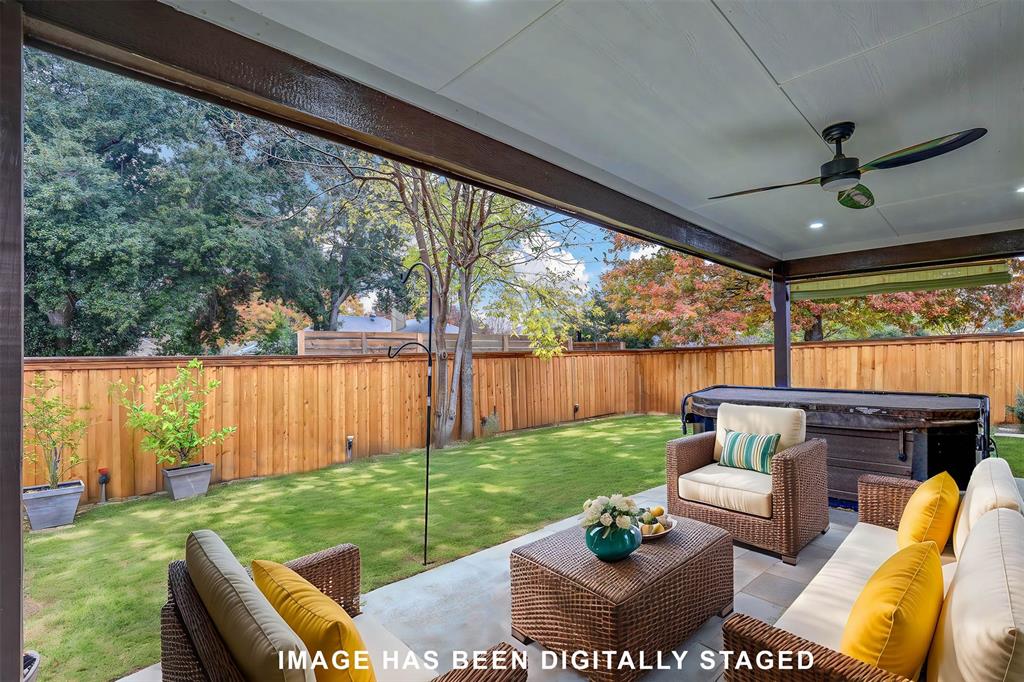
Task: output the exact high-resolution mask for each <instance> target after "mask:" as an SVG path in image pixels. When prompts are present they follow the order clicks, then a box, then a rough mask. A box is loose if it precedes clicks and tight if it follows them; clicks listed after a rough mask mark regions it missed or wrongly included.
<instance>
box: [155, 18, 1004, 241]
mask: <svg viewBox="0 0 1024 682" xmlns="http://www.w3.org/2000/svg"><path fill="white" fill-rule="evenodd" d="M169 1H170V4H172V5H174V6H176V7H178V8H179V9H182V10H183V11H186V12H189V13H191V14H194V15H196V16H199V17H201V18H204V19H206V20H209V21H212V22H214V23H217V24H219V25H222V26H225V27H227V28H230V29H232V30H234V31H237V32H238V33H241V34H243V35H246V36H248V37H251V38H254V39H256V40H259V41H261V42H264V43H267V44H270V45H273V46H275V47H278V48H280V49H283V50H285V51H287V52H289V53H292V54H294V55H296V56H299V57H301V58H303V59H306V60H308V61H311V62H314V63H317V64H319V65H321V66H324V67H326V68H329V69H331V70H333V71H336V72H338V73H341V74H344V75H346V76H349V77H351V78H353V79H355V80H357V81H360V82H363V83H365V84H367V85H370V86H372V87H374V88H377V89H379V90H382V91H384V92H387V93H389V94H392V95H394V96H396V97H399V98H401V99H404V100H406V101H409V102H411V103H413V104H416V105H418V106H421V107H423V108H425V109H428V110H430V111H433V112H435V113H438V114H440V115H442V116H445V117H447V118H450V119H452V120H455V121H457V122H458V123H461V124H463V125H465V126H467V127H470V128H473V129H475V130H479V131H480V132H483V133H485V134H487V135H490V136H492V137H494V138H497V139H499V140H502V141H504V142H507V143H509V144H512V145H514V146H516V147H519V148H520V149H523V150H525V151H528V152H530V153H533V154H535V155H537V156H540V157H543V158H545V159H547V160H549V161H552V162H554V163H556V164H558V165H560V166H563V167H565V168H568V169H570V170H573V171H575V172H577V173H580V174H581V175H585V176H588V177H590V178H592V179H594V180H597V181H599V182H602V183H603V184H605V185H608V186H610V187H613V188H615V189H618V190H620V191H622V192H624V193H626V194H629V195H631V196H634V197H636V198H638V199H641V200H644V201H647V202H648V203H651V204H653V205H656V206H658V207H659V208H662V209H665V210H667V211H669V212H672V213H675V214H677V215H679V216H681V217H684V218H687V219H689V220H692V221H693V222H696V223H698V224H700V225H703V226H705V227H708V228H709V229H712V230H714V231H717V232H720V233H722V234H724V235H727V236H730V237H732V238H734V239H737V240H738V241H741V242H744V243H746V244H749V245H751V246H754V247H757V248H760V249H762V250H764V251H766V252H768V253H770V254H771V255H774V256H777V257H779V258H784V259H792V258H799V257H804V256H811V255H820V254H826V253H837V252H843V251H849V250H853V249H859V248H871V247H878V246H888V245H894V244H904V243H912V242H917V241H927V240H932V239H940V238H945V237H952V236H960V235H969V234H977V233H984V232H994V231H998V230H1003V229H1018V228H1024V193H1019V192H1016V189H1017V188H1019V187H1021V186H1024V38H1022V36H1024V2H1021V1H1019V0H997V1H995V2H985V1H984V0H896V1H893V0H830V1H821V2H813V3H812V2H807V1H802V0H773V1H764V0H760V1H759V0H753V1H749V0H714V1H710V0H659V1H645V0H622V1H617V0H562V1H561V2H559V1H557V0H340V1H337V2H327V1H313V0H307V1H296V0H232V1H228V0H169ZM842 120H852V121H854V122H856V124H857V131H856V133H855V134H854V137H853V139H852V140H851V141H850V142H848V143H847V144H846V145H845V151H846V153H847V154H848V155H851V156H858V157H859V158H860V159H861V161H862V162H866V161H868V160H870V159H872V158H875V157H877V156H880V155H882V154H884V153H887V152H890V151H895V150H897V149H900V148H902V147H905V146H908V145H911V144H915V143H917V142H922V141H924V140H927V139H930V138H933V137H937V136H939V135H943V134H946V133H951V132H955V131H958V130H962V129H965V128H971V127H975V126H982V127H986V128H988V129H989V134H988V135H987V136H986V137H984V138H982V139H981V140H980V141H979V142H976V143H974V144H972V145H969V146H968V147H965V148H964V149H961V150H958V151H955V152H952V153H951V154H949V155H948V156H945V157H941V158H939V159H933V160H930V161H926V162H923V163H921V164H919V165H914V166H908V167H905V168H900V169H894V170H887V171H877V172H873V173H869V174H868V175H866V176H865V184H866V185H867V186H868V187H870V188H871V190H872V191H873V192H874V195H875V199H876V205H875V206H874V207H873V208H871V209H866V210H861V211H854V210H850V209H845V208H842V207H840V206H839V205H838V204H837V203H836V201H835V196H834V195H833V194H831V193H826V192H823V191H822V190H821V189H819V188H817V187H814V186H808V187H797V188H791V189H784V190H777V191H774V192H768V193H763V194H757V195H752V196H745V197H736V198H732V199H725V200H719V201H714V202H709V201H707V199H706V197H708V196H711V195H714V194H721V193H725V192H730V191H735V190H740V189H746V188H750V187H758V186H762V185H769V184H776V183H779V182H791V181H796V180H803V179H805V178H808V177H811V176H813V175H816V174H817V170H818V166H819V165H820V164H821V163H823V162H824V161H826V160H828V159H829V158H830V151H829V148H828V146H827V145H826V144H825V143H824V142H822V141H821V139H820V137H819V136H818V131H820V129H821V128H823V127H824V126H826V125H827V124H829V123H833V122H836V121H842ZM812 221H822V222H824V223H825V227H824V228H823V229H820V230H810V229H808V224H809V223H810V222H812Z"/></svg>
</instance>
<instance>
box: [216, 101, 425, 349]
mask: <svg viewBox="0 0 1024 682" xmlns="http://www.w3.org/2000/svg"><path fill="white" fill-rule="evenodd" d="M223 130H224V132H223V134H224V135H225V137H226V138H228V139H230V138H232V137H234V139H235V140H236V141H237V149H238V155H239V163H251V164H253V165H255V166H258V167H260V168H265V169H272V170H273V171H275V172H278V173H281V174H283V176H284V178H285V179H286V182H285V183H282V184H281V188H282V189H281V191H280V192H279V194H278V196H277V208H276V210H275V211H270V212H268V213H267V214H266V222H267V223H281V222H286V223H291V224H292V225H294V229H295V232H296V235H297V236H298V237H299V238H300V239H301V240H302V243H303V245H304V247H305V250H306V252H307V257H306V258H304V259H302V260H300V261H297V262H294V263H291V264H289V265H286V266H285V267H286V268H288V269H289V271H291V274H290V275H289V276H286V277H282V278H280V279H279V284H280V286H278V287H276V288H275V289H273V290H268V291H267V292H265V293H266V294H267V295H276V296H278V297H280V298H282V299H286V300H290V301H293V302H294V304H295V305H296V306H297V307H298V308H299V309H300V310H301V311H302V312H303V313H305V314H307V315H308V316H309V317H310V318H311V320H312V322H313V326H314V328H316V329H332V330H333V329H338V327H339V317H340V315H341V313H342V308H343V306H344V305H345V303H346V302H347V301H350V300H351V299H353V298H361V297H367V296H372V297H373V298H375V299H376V301H377V305H378V307H380V308H383V309H390V308H391V307H397V308H399V309H406V308H407V307H408V302H407V301H406V300H405V293H404V292H405V288H404V287H403V285H402V282H401V276H402V274H403V271H404V268H403V261H404V258H405V256H406V255H407V253H408V252H409V250H410V243H409V239H410V237H409V227H408V222H407V221H406V220H405V218H404V215H403V214H402V212H401V211H399V210H397V209H396V208H395V206H394V201H393V198H392V196H391V194H390V191H389V188H388V187H386V186H383V185H380V184H379V183H375V182H370V181H369V179H370V178H371V177H372V170H370V169H372V168H373V167H374V166H375V165H376V164H378V163H379V160H378V159H376V158H375V157H373V156H371V155H369V154H367V153H365V152H361V151H359V150H356V149H352V148H350V147H345V146H343V145H339V144H334V143H331V142H328V141H326V140H322V139H319V138H315V137H313V136H311V135H307V134H305V133H300V132H297V131H293V130H290V129H288V128H285V127H282V126H278V125H275V124H272V123H268V122H266V121H261V120H259V119H254V118H252V117H249V116H244V115H242V114H234V115H231V116H230V117H228V120H227V121H226V123H225V125H224V126H223ZM355 169H359V171H358V173H357V171H356V170H355ZM366 173H370V175H366Z"/></svg>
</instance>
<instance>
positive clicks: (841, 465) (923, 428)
mask: <svg viewBox="0 0 1024 682" xmlns="http://www.w3.org/2000/svg"><path fill="white" fill-rule="evenodd" d="M722 403H738V404H741V405H744V404H745V405H769V406H773V407H796V408H800V409H801V410H804V411H805V412H806V413H807V437H808V438H824V439H825V440H826V441H827V442H828V486H829V497H832V498H834V499H837V500H846V501H856V500H857V479H858V478H859V477H860V476H861V475H862V474H869V473H870V474H888V475H891V476H902V477H906V478H914V479H917V480H919V481H923V480H925V479H926V478H928V477H930V476H933V475H935V474H937V473H939V472H940V471H943V470H945V471H948V472H949V473H950V474H951V475H952V476H953V478H954V479H956V482H957V483H958V484H959V486H960V489H961V490H963V489H964V488H966V487H967V481H968V479H969V478H970V475H971V471H972V470H973V469H974V465H975V464H976V463H977V462H978V460H980V459H981V458H983V457H987V456H988V454H989V449H990V446H989V443H990V440H989V400H988V396H983V395H955V394H941V393H886V392H881V391H841V390H830V389H803V388H767V387H755V386H710V387H708V388H705V389H702V390H700V391H695V392H693V393H690V394H689V395H687V396H686V397H684V398H683V400H682V405H681V412H682V419H683V423H684V424H685V423H687V422H690V423H694V424H695V428H696V430H697V431H698V432H699V431H705V430H713V429H714V428H715V418H716V416H717V414H718V406H719V405H720V404H722Z"/></svg>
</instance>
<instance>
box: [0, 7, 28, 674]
mask: <svg viewBox="0 0 1024 682" xmlns="http://www.w3.org/2000/svg"><path fill="white" fill-rule="evenodd" d="M21 45H22V16H21V5H20V4H18V3H16V2H9V1H7V0H0V386H3V387H4V390H3V391H2V392H0V680H20V679H21V654H22V623H21V619H22V608H21V600H22V593H21V589H22V538H21V466H22V462H21V409H22V408H21V401H22V384H23V382H24V377H23V376H22V355H23V352H24V348H23V346H22V328H23V318H22V308H23V305H24V293H23V288H22V287H23V271H22V270H23V265H22V263H23V251H24V241H25V233H24V229H23V225H22V216H23V208H24V206H23V193H22V124H23V121H24V117H23V113H22V73H21V70H22V65H21Z"/></svg>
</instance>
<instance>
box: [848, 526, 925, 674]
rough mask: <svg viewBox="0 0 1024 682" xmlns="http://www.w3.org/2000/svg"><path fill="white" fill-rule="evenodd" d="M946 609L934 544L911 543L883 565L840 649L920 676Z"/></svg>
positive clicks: (856, 610)
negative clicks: (940, 611)
mask: <svg viewBox="0 0 1024 682" xmlns="http://www.w3.org/2000/svg"><path fill="white" fill-rule="evenodd" d="M941 608H942V564H941V562H940V561H939V552H938V550H937V549H936V548H935V543H934V542H919V543H916V544H913V545H910V546H908V547H905V548H903V549H901V550H899V551H898V552H896V553H895V554H893V555H892V556H891V557H889V558H888V559H887V560H886V561H885V563H883V564H882V565H881V566H879V567H878V570H877V571H875V573H874V575H872V576H871V578H869V579H868V582H867V584H866V585H865V586H864V589H863V590H861V593H860V596H858V597H857V601H856V602H854V604H853V609H852V610H851V611H850V617H849V620H847V622H846V627H845V628H844V629H843V639H842V642H841V644H840V648H839V650H840V651H842V652H843V653H844V654H846V655H847V656H851V657H853V658H856V659H857V660H860V661H864V662H865V663H867V664H869V665H873V666H875V667H877V668H881V669H882V670H885V671H888V672H891V673H896V674H898V675H902V676H904V677H907V678H910V679H914V678H916V677H917V674H918V672H919V671H920V669H921V666H922V665H923V664H924V661H925V657H927V655H928V647H929V646H930V645H931V641H932V635H933V634H934V633H935V625H936V623H937V622H938V620H939V610H940V609H941Z"/></svg>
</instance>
